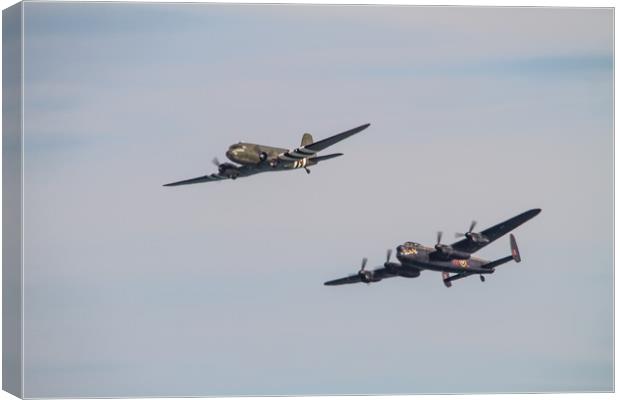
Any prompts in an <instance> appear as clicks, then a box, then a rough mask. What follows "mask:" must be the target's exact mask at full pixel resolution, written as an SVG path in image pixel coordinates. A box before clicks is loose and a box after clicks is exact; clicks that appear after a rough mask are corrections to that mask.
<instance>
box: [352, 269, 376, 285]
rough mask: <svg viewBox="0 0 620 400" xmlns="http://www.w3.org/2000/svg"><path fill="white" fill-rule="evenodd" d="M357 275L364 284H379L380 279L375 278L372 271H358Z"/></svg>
mask: <svg viewBox="0 0 620 400" xmlns="http://www.w3.org/2000/svg"><path fill="white" fill-rule="evenodd" d="M357 275H358V276H359V277H360V279H361V280H362V282H364V283H370V282H379V281H380V280H381V278H378V277H375V274H374V273H373V272H372V271H366V270H364V271H359V272H358V273H357Z"/></svg>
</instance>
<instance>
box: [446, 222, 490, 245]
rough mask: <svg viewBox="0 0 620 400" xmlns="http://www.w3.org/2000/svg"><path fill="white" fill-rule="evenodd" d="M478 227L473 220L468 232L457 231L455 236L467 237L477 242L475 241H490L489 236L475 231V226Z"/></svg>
mask: <svg viewBox="0 0 620 400" xmlns="http://www.w3.org/2000/svg"><path fill="white" fill-rule="evenodd" d="M475 227H476V221H471V225H469V230H468V231H467V232H466V233H455V234H454V236H455V237H457V238H458V237H466V238H467V239H469V240H471V241H473V242H475V243H488V242H489V238H487V237H486V236H484V235H483V234H481V233H477V232H474V228H475Z"/></svg>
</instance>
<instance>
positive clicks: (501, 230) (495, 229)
mask: <svg viewBox="0 0 620 400" xmlns="http://www.w3.org/2000/svg"><path fill="white" fill-rule="evenodd" d="M540 211H541V210H540V208H534V209H532V210H528V211H526V212H524V213H521V214H519V215H517V216H516V217H512V218H510V219H508V220H506V221H504V222H500V223H499V224H497V225H494V226H492V227H490V228H488V229H485V230H483V231H482V232H480V234H481V235H482V236H483V237H484V238H485V239H486V240H484V241H475V240H472V239H470V238H465V239H463V240H460V241H458V242H456V243H453V244H452V245H451V247H452V248H453V249H454V250H458V251H463V252H466V253H474V252H476V251H478V250H480V249H481V248H483V247H484V246H486V245H488V244H489V243H492V242H494V241H495V240H497V239H499V238H500V237H502V236H504V235H505V234H507V233H508V232H510V231H512V230H513V229H516V228H517V227H519V226H520V225H521V224H524V223H525V222H527V221H529V220H530V219H532V218H534V217H535V216H537V215H538V213H540Z"/></svg>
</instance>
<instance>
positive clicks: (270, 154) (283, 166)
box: [164, 124, 370, 186]
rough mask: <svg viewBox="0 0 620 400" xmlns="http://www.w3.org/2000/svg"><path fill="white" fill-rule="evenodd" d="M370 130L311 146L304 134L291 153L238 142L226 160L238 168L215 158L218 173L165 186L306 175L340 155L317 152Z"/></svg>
mask: <svg viewBox="0 0 620 400" xmlns="http://www.w3.org/2000/svg"><path fill="white" fill-rule="evenodd" d="M369 126H370V124H365V125H361V126H358V127H357V128H353V129H351V130H348V131H346V132H342V133H339V134H337V135H334V136H331V137H328V138H327V139H323V140H319V141H318V142H313V140H312V135H310V134H309V133H304V135H303V137H302V139H301V146H300V147H298V148H296V149H294V150H287V149H283V148H279V147H271V146H265V145H261V144H253V143H244V142H239V143H237V144H233V145H232V146H230V147H229V148H228V151H227V152H226V157H228V159H229V160H230V161H233V162H235V163H238V164H241V165H237V164H233V163H229V162H225V163H220V162H219V161H218V160H217V158H214V159H213V163H214V164H215V165H216V166H217V168H218V171H217V173H215V174H211V175H204V176H199V177H198V178H192V179H187V180H183V181H179V182H172V183H168V184H166V185H164V186H179V185H190V184H193V183H201V182H213V181H221V180H224V179H233V180H234V179H237V178H241V177H244V176H250V175H254V174H258V173H261V172H268V171H286V170H291V169H297V168H303V169H305V170H306V172H307V173H310V169H309V168H308V167H311V166H313V165H316V164H318V163H320V162H321V161H326V160H329V159H331V158H334V157H339V156H341V155H342V153H335V154H327V155H324V156H317V153H318V152H319V151H321V150H325V149H326V148H328V147H329V146H332V145H334V144H336V143H338V142H340V141H341V140H344V139H346V138H348V137H349V136H353V135H355V134H356V133H358V132H361V131H363V130H364V129H366V128H368V127H369Z"/></svg>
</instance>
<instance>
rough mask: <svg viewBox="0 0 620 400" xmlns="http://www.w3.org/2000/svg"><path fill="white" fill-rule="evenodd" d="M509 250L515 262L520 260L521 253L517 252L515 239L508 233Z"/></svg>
mask: <svg viewBox="0 0 620 400" xmlns="http://www.w3.org/2000/svg"><path fill="white" fill-rule="evenodd" d="M510 252H511V253H512V259H513V260H515V262H521V254H520V253H519V248H518V247H517V241H516V239H515V236H514V235H513V234H512V233H511V234H510Z"/></svg>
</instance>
